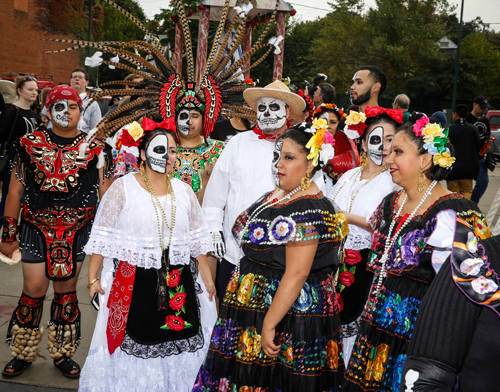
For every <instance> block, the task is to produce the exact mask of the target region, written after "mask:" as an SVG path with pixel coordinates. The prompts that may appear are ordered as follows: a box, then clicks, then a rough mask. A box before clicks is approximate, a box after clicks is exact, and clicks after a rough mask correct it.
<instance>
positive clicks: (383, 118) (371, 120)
mask: <svg viewBox="0 0 500 392" xmlns="http://www.w3.org/2000/svg"><path fill="white" fill-rule="evenodd" d="M382 123H386V124H392V125H393V126H394V128H395V129H396V130H397V129H398V127H399V126H400V125H401V123H398V122H396V121H395V120H394V119H392V118H391V117H389V116H388V115H387V113H381V114H379V115H378V116H373V117H368V118H367V119H366V121H365V124H366V128H367V129H368V127H370V126H372V125H378V124H382ZM367 137H368V132H366V131H365V132H364V133H363V140H365V141H366V138H367Z"/></svg>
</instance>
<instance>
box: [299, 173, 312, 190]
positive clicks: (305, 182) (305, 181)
mask: <svg viewBox="0 0 500 392" xmlns="http://www.w3.org/2000/svg"><path fill="white" fill-rule="evenodd" d="M310 186H311V180H310V178H309V177H308V176H307V175H306V176H305V177H303V178H302V180H301V181H300V187H301V188H302V190H303V191H306V190H307V189H308V188H309V187H310Z"/></svg>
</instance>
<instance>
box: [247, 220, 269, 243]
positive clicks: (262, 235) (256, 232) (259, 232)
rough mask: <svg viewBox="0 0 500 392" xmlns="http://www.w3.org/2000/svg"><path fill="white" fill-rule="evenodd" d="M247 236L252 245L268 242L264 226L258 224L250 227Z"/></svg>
mask: <svg viewBox="0 0 500 392" xmlns="http://www.w3.org/2000/svg"><path fill="white" fill-rule="evenodd" d="M248 236H249V237H250V241H252V242H253V243H254V244H260V243H262V242H264V241H268V240H269V237H268V236H267V227H266V225H264V224H263V223H258V222H257V223H254V224H251V225H250V227H249V233H248Z"/></svg>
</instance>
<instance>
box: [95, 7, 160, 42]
mask: <svg viewBox="0 0 500 392" xmlns="http://www.w3.org/2000/svg"><path fill="white" fill-rule="evenodd" d="M103 1H104V2H105V3H108V4H109V5H111V6H112V7H114V8H116V9H117V10H118V11H120V12H121V13H122V14H123V15H125V16H126V17H127V18H129V19H130V21H131V22H132V23H134V24H135V25H136V26H137V27H139V28H140V29H141V30H142V31H144V32H145V33H146V35H147V36H148V37H149V38H151V41H152V42H154V44H155V45H154V46H156V48H158V49H163V48H162V46H161V43H160V40H159V39H158V38H156V37H155V36H154V35H153V34H151V33H150V32H149V30H148V29H147V28H146V27H144V25H143V24H142V23H141V22H140V21H139V20H138V19H137V18H136V17H135V16H134V15H132V14H131V13H130V12H128V11H126V10H124V9H123V8H122V7H120V6H119V5H118V4H116V3H114V2H113V1H111V0H103Z"/></svg>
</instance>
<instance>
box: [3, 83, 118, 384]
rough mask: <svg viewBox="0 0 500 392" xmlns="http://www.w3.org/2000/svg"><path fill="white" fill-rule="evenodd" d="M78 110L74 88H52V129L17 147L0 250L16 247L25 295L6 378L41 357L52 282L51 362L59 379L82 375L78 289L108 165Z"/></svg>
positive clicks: (11, 337)
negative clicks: (82, 127)
mask: <svg viewBox="0 0 500 392" xmlns="http://www.w3.org/2000/svg"><path fill="white" fill-rule="evenodd" d="M81 105H82V101H81V99H80V96H79V95H78V93H77V92H76V91H75V90H74V89H72V88H71V87H68V86H58V87H56V88H54V89H52V91H51V92H50V93H49V94H48V96H47V100H46V108H47V110H48V115H49V117H50V118H51V120H52V121H53V128H52V129H48V130H42V131H37V132H34V133H30V134H28V135H26V136H23V137H22V138H20V139H19V140H17V141H16V142H15V143H14V151H15V157H14V160H13V163H14V165H13V173H12V178H11V184H10V189H9V195H8V197H7V203H6V206H5V217H4V227H3V235H2V242H1V243H0V251H1V252H2V253H3V254H4V255H7V256H9V257H12V256H10V255H11V254H13V253H14V252H15V251H16V250H17V249H19V248H20V245H21V256H22V262H23V266H22V267H23V268H22V269H23V293H22V295H21V298H20V300H19V305H18V307H17V309H16V310H15V311H14V312H13V315H12V318H11V320H10V323H9V326H8V332H7V341H8V342H9V343H10V346H11V347H12V351H13V356H14V359H13V360H12V361H11V362H9V363H8V364H7V365H6V366H5V369H4V371H3V373H2V374H3V375H4V376H5V377H15V376H18V375H20V374H22V373H23V371H24V370H25V369H26V368H27V367H28V366H30V365H31V364H32V363H33V361H34V360H35V359H36V358H37V356H38V352H39V350H40V340H41V337H42V334H43V329H44V328H43V326H40V322H41V317H42V311H43V304H44V301H45V294H46V292H47V290H48V288H49V285H50V281H52V282H53V288H54V298H53V300H52V304H51V310H50V321H49V323H48V327H47V329H48V331H49V349H50V357H51V358H52V359H53V361H54V365H55V366H56V367H57V368H58V369H59V370H60V371H61V372H62V374H63V375H64V376H66V377H68V378H78V377H79V376H80V366H79V365H78V364H77V363H76V362H75V361H73V360H72V359H71V358H72V356H73V355H74V353H75V351H76V349H77V347H78V345H79V343H80V337H81V333H80V332H81V327H80V326H81V315H80V310H79V307H78V299H77V295H76V284H77V281H78V275H79V273H80V270H81V268H82V264H83V260H84V258H85V254H84V253H83V247H84V245H85V243H86V242H87V240H88V238H89V234H90V229H91V226H92V221H93V219H94V216H95V209H96V206H97V201H98V197H102V196H103V194H104V192H105V191H106V190H107V188H108V186H109V184H110V182H111V181H110V177H111V166H112V159H111V154H110V151H109V148H108V146H106V145H105V143H104V142H102V141H101V140H99V139H97V138H94V139H93V140H92V141H89V140H87V135H86V134H84V133H83V132H81V131H80V130H78V128H77V124H78V121H79V119H80V113H81V110H82V107H81ZM19 214H21V221H20V223H19V225H18V217H19ZM18 232H19V241H18V239H17V234H18ZM26 334H28V335H29V338H27V336H26ZM25 338H27V339H25Z"/></svg>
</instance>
